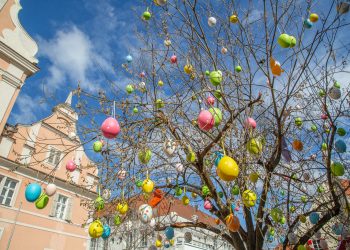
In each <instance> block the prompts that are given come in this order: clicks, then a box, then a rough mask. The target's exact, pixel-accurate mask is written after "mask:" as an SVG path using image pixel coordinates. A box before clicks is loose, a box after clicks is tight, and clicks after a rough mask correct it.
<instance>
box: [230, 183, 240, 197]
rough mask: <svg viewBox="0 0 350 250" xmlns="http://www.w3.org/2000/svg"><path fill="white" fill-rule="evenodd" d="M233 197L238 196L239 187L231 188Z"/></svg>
mask: <svg viewBox="0 0 350 250" xmlns="http://www.w3.org/2000/svg"><path fill="white" fill-rule="evenodd" d="M231 193H232V194H233V195H239V187H238V186H237V185H235V186H233V187H232V189H231Z"/></svg>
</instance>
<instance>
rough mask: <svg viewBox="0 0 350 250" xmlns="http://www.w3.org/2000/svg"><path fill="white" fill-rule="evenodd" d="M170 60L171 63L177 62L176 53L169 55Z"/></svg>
mask: <svg viewBox="0 0 350 250" xmlns="http://www.w3.org/2000/svg"><path fill="white" fill-rule="evenodd" d="M170 62H171V63H177V57H176V55H172V56H171V57H170Z"/></svg>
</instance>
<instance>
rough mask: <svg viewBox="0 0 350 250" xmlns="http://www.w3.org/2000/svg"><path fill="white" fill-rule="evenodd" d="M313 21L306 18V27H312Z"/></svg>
mask: <svg viewBox="0 0 350 250" xmlns="http://www.w3.org/2000/svg"><path fill="white" fill-rule="evenodd" d="M312 25H313V23H312V22H311V21H310V19H305V20H304V27H305V28H307V29H311V28H312Z"/></svg>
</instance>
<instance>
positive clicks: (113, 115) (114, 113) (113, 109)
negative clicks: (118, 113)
mask: <svg viewBox="0 0 350 250" xmlns="http://www.w3.org/2000/svg"><path fill="white" fill-rule="evenodd" d="M113 117H115V101H113Z"/></svg>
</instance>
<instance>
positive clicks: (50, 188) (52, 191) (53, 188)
mask: <svg viewBox="0 0 350 250" xmlns="http://www.w3.org/2000/svg"><path fill="white" fill-rule="evenodd" d="M56 190H57V187H56V185H55V184H53V183H50V184H48V185H47V186H46V188H45V193H46V194H47V195H48V196H53V195H54V194H55V193H56Z"/></svg>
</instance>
